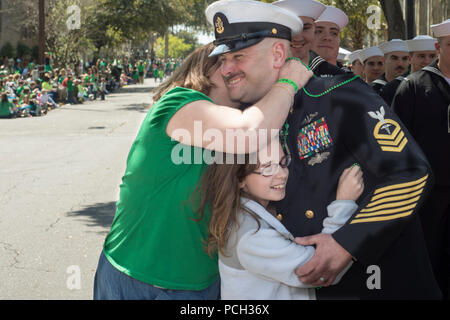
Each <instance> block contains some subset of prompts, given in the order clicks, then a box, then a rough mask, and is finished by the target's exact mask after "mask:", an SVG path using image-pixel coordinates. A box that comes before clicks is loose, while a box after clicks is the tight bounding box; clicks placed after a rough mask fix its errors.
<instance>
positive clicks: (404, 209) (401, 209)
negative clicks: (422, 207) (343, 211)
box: [355, 202, 417, 219]
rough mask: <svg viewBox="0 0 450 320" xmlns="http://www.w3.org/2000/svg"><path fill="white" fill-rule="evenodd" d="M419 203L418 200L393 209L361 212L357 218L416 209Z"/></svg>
mask: <svg viewBox="0 0 450 320" xmlns="http://www.w3.org/2000/svg"><path fill="white" fill-rule="evenodd" d="M416 205H417V202H415V203H413V204H411V205H409V206H406V207H400V208H396V209H391V210H381V211H375V212H372V213H360V214H358V215H357V216H356V217H355V219H358V218H363V217H373V216H381V215H387V214H391V213H397V212H402V211H406V210H410V209H414V208H415V207H416Z"/></svg>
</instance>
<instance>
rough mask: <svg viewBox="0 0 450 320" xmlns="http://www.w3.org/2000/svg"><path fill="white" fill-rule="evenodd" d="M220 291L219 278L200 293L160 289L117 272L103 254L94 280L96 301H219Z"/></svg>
mask: <svg viewBox="0 0 450 320" xmlns="http://www.w3.org/2000/svg"><path fill="white" fill-rule="evenodd" d="M219 290H220V278H219V277H218V278H217V280H216V281H215V282H214V283H213V284H212V285H211V286H209V287H208V288H206V289H204V290H200V291H194V290H171V289H164V288H159V287H156V286H153V285H151V284H148V283H145V282H142V281H139V280H137V279H134V278H132V277H130V276H128V275H127V274H125V273H123V272H121V271H119V270H117V269H116V268H115V267H114V266H113V265H112V264H111V263H110V262H109V261H108V259H107V258H106V256H105V254H104V253H103V252H102V253H101V255H100V259H99V262H98V267H97V272H96V273H95V280H94V300H217V299H219Z"/></svg>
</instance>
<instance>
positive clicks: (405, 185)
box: [373, 175, 428, 194]
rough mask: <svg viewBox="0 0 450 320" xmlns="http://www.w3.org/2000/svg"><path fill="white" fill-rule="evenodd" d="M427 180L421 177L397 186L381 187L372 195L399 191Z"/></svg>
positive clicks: (426, 177)
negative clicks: (394, 190) (393, 190)
mask: <svg viewBox="0 0 450 320" xmlns="http://www.w3.org/2000/svg"><path fill="white" fill-rule="evenodd" d="M427 179H428V175H426V176H425V177H422V178H420V179H417V180H415V181H410V182H405V183H399V184H393V185H390V186H387V187H383V188H380V189H377V190H375V192H374V193H373V194H378V193H381V192H384V191H389V190H392V189H400V188H406V187H411V186H413V185H416V184H419V183H421V182H423V181H425V180H427Z"/></svg>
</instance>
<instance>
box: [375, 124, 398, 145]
mask: <svg viewBox="0 0 450 320" xmlns="http://www.w3.org/2000/svg"><path fill="white" fill-rule="evenodd" d="M386 123H390V124H392V125H394V127H395V129H394V131H393V132H392V133H391V134H384V133H379V132H380V129H381V127H382V126H383V125H384V124H386ZM400 130H401V129H400V125H399V124H398V123H397V122H395V121H394V120H392V119H384V123H381V121H380V122H378V123H377V124H376V125H375V128H373V136H374V137H375V139H377V140H379V139H385V140H394V139H395V138H396V137H397V135H398V133H399V132H400Z"/></svg>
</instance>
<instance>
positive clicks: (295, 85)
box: [277, 78, 298, 93]
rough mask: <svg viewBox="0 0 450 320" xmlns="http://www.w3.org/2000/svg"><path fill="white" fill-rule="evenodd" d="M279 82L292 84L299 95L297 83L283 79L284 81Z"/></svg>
mask: <svg viewBox="0 0 450 320" xmlns="http://www.w3.org/2000/svg"><path fill="white" fill-rule="evenodd" d="M277 82H279V83H287V84H290V85H291V86H292V87H294V91H295V93H297V91H298V86H297V84H296V83H295V81H293V80H291V79H287V78H283V79H280V80H278V81H277Z"/></svg>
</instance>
